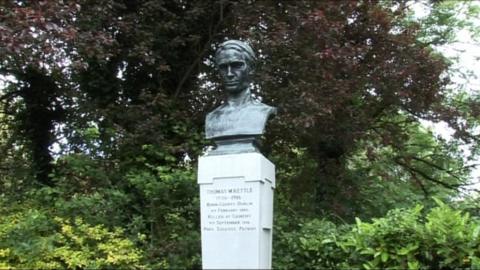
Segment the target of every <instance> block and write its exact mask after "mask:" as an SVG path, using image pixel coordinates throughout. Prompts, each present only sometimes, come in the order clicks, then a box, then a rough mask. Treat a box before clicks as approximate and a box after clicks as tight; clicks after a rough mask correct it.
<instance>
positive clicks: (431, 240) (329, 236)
mask: <svg viewBox="0 0 480 270" xmlns="http://www.w3.org/2000/svg"><path fill="white" fill-rule="evenodd" d="M437 204H438V206H437V207H434V208H432V209H431V210H430V211H428V212H426V213H423V212H422V209H423V207H422V206H416V207H413V208H409V209H396V210H392V211H390V212H389V213H388V214H387V215H386V216H385V217H382V218H377V219H373V220H372V221H371V222H363V221H361V220H360V219H357V221H356V224H354V225H344V226H336V225H334V224H333V223H332V222H329V221H327V220H318V219H312V220H309V221H304V222H302V223H301V224H300V227H299V229H298V230H294V231H291V232H282V233H281V235H280V236H277V238H278V240H277V241H279V243H280V244H279V245H280V246H281V247H283V248H282V249H280V250H279V251H277V253H276V254H277V256H278V257H276V259H277V260H276V261H274V262H275V263H276V266H275V267H276V268H292V267H294V266H298V265H302V266H306V267H307V268H342V269H343V268H348V269H457V268H477V267H479V266H480V265H479V262H480V239H479V233H480V220H479V219H477V218H471V217H470V215H469V214H468V213H465V212H462V211H461V210H456V209H453V208H451V207H449V206H448V205H446V204H444V203H442V202H441V201H439V200H437Z"/></svg>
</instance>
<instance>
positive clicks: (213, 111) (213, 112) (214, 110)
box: [206, 104, 225, 119]
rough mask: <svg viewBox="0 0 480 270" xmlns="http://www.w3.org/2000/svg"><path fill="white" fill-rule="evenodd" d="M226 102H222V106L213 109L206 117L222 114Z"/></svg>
mask: <svg viewBox="0 0 480 270" xmlns="http://www.w3.org/2000/svg"><path fill="white" fill-rule="evenodd" d="M224 107H225V104H221V105H220V106H218V107H216V108H215V109H213V110H212V111H211V112H209V113H207V117H206V119H211V118H212V117H214V116H216V115H219V114H222V112H223V110H224Z"/></svg>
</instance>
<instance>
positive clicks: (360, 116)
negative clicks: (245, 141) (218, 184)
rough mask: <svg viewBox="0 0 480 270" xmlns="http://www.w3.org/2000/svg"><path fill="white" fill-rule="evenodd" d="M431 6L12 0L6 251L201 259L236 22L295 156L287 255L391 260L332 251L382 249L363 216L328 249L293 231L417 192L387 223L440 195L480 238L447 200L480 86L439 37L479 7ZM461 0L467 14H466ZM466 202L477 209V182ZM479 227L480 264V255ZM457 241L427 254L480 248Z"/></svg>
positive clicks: (94, 261)
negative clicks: (211, 133)
mask: <svg viewBox="0 0 480 270" xmlns="http://www.w3.org/2000/svg"><path fill="white" fill-rule="evenodd" d="M411 5H412V1H402V0H399V1H367V0H364V1H315V0H303V1H300V0H299V1H270V0H262V1H251V0H250V1H229V0H217V1H215V0H212V1H188V0H167V1H147V0H138V1H137V0H134V1H132V0H129V1H121V0H101V1H90V0H75V1H26V0H25V1H22V0H12V1H3V2H1V5H0V41H1V42H0V78H1V79H2V81H3V84H4V87H3V88H2V89H1V90H0V108H1V111H0V120H1V122H0V127H1V131H0V151H1V154H0V171H1V173H0V187H1V196H0V213H1V214H0V240H1V241H0V267H7V268H8V267H20V268H21V267H37V268H38V267H42V268H45V267H50V268H52V267H57V268H58V267H68V268H75V267H88V268H92V267H93V268H99V267H132V268H141V267H160V268H167V267H172V268H198V267H199V265H200V260H201V258H200V244H199V230H198V228H199V215H198V209H199V205H198V190H197V186H196V179H195V171H196V168H195V166H196V161H197V157H198V156H199V155H201V154H202V153H203V151H204V150H205V149H206V146H208V145H209V144H211V142H209V141H206V140H205V139H203V137H204V134H203V124H204V117H205V114H206V112H208V111H210V110H212V109H213V108H214V107H215V106H217V105H218V104H220V103H221V102H222V96H221V89H220V87H219V84H218V78H217V77H216V76H215V73H214V70H213V65H212V54H213V52H214V50H215V47H216V46H217V45H218V44H219V43H220V42H222V41H224V40H225V39H228V38H234V39H243V40H247V41H249V42H250V43H252V45H253V47H254V48H255V50H256V51H257V52H258V55H259V58H260V61H259V63H258V67H257V73H256V82H257V84H256V85H255V86H254V94H255V96H256V97H257V98H259V99H262V100H263V102H265V103H267V104H272V105H274V106H277V107H278V108H279V109H280V113H279V116H278V117H277V118H276V119H275V120H274V121H273V122H271V123H270V126H269V130H268V134H267V135H266V136H265V138H264V144H263V146H262V150H263V152H264V153H265V155H266V156H267V157H268V158H269V159H271V160H272V161H273V162H274V163H275V164H276V166H277V179H278V180H277V181H278V189H277V191H276V202H275V203H276V204H275V207H276V209H275V215H276V226H277V227H276V236H275V237H277V238H276V240H274V242H276V243H277V244H276V245H277V246H276V248H275V251H274V252H275V253H276V256H280V257H281V254H287V253H288V254H289V256H286V257H285V256H284V257H283V258H284V259H283V260H277V262H274V263H277V267H292V266H295V265H298V264H297V263H305V265H309V267H320V266H324V267H332V266H334V265H336V266H341V267H346V266H347V265H350V266H352V267H353V266H355V267H357V266H358V267H364V268H368V267H373V268H374V267H385V266H386V265H388V264H386V265H385V264H384V265H381V266H380V264H378V262H374V261H372V262H371V264H370V265H369V264H366V263H365V264H364V262H366V261H365V260H369V259H367V258H365V257H350V259H349V260H350V261H346V260H347V259H345V261H342V262H340V261H339V260H333V259H332V260H330V259H324V260H323V259H322V260H320V259H319V258H331V257H328V256H333V257H335V256H337V257H335V258H337V259H338V258H342V257H345V256H343V255H342V254H343V253H341V251H340V250H341V249H342V247H343V249H342V250H343V252H344V251H345V250H348V248H353V247H358V248H361V247H362V248H363V246H362V245H363V244H361V243H364V242H361V243H360V242H355V243H354V244H352V242H349V241H350V240H348V239H349V238H348V237H352V239H354V238H355V237H357V236H358V235H357V234H356V233H360V231H355V230H357V229H355V228H353V229H352V231H351V232H350V234H345V235H344V236H342V237H346V238H345V239H347V240H342V241H343V242H342V241H340V240H339V242H338V243H337V244H338V245H336V246H335V248H333V247H332V248H333V249H332V250H333V251H334V252H333V251H332V253H329V254H326V255H325V254H324V255H321V254H316V253H315V254H316V255H312V256H310V255H305V254H306V253H302V252H300V251H301V250H302V248H303V249H305V248H306V249H307V250H310V249H313V250H317V249H324V248H325V247H320V246H319V245H318V244H319V243H320V242H321V243H323V242H322V241H324V240H325V239H321V240H319V241H320V242H315V243H313V244H312V243H310V244H309V243H306V242H305V243H304V242H301V243H300V244H299V245H300V246H298V249H297V250H295V251H291V249H292V248H293V247H295V245H296V244H298V243H297V242H295V241H298V239H300V238H301V237H300V236H299V235H298V234H305V235H307V236H308V237H313V238H312V239H315V236H316V235H319V234H324V233H327V231H330V232H332V234H331V235H336V234H339V235H340V234H342V232H343V231H348V229H342V228H343V227H342V228H340V227H338V228H337V227H335V226H336V225H332V224H333V223H332V224H331V223H329V222H330V221H331V222H334V223H337V224H342V225H341V226H347V227H348V226H354V225H348V224H349V223H353V222H354V220H355V218H361V219H363V220H370V219H372V218H378V217H381V216H383V215H386V214H387V212H388V211H389V210H391V209H394V208H410V209H417V210H409V211H410V212H408V211H406V212H402V211H400V210H394V212H391V213H390V214H389V215H387V216H386V217H385V220H384V221H382V222H384V223H382V224H383V225H382V226H384V225H385V224H387V225H385V226H387V227H388V226H395V221H394V220H395V218H396V217H397V216H401V217H400V219H402V218H403V219H405V220H407V221H405V222H406V223H405V224H407V225H408V226H417V225H415V224H417V223H418V222H422V221H421V217H420V215H421V214H420V213H421V210H419V209H420V208H419V207H417V208H414V207H415V205H420V204H421V205H424V209H425V211H430V208H431V207H434V206H436V208H433V210H431V211H432V212H428V213H430V214H428V215H429V216H428V217H431V218H430V219H428V220H434V221H431V222H438V223H441V222H443V219H442V218H445V219H448V216H449V215H450V214H452V213H456V214H455V215H456V216H457V217H458V219H457V220H456V221H458V222H460V223H461V222H464V223H465V222H467V223H468V222H470V223H468V224H470V225H469V226H471V230H470V231H468V232H467V231H466V232H464V233H465V234H469V233H473V234H476V236H475V235H474V236H475V239H477V236H478V230H477V229H475V228H480V227H475V226H478V224H480V223H475V222H477V220H476V219H475V218H472V220H470V219H469V218H465V216H462V215H463V214H462V213H460V212H458V213H457V212H455V211H457V210H453V209H451V208H449V207H450V206H446V205H444V204H442V203H441V202H439V201H438V202H436V203H435V202H434V200H433V198H434V197H435V198H438V199H441V200H443V201H447V202H451V204H454V202H453V201H455V200H456V198H458V196H459V194H461V192H462V191H464V190H465V187H466V186H468V184H471V183H469V181H468V180H469V172H470V170H471V169H472V167H471V166H470V165H469V163H467V162H468V160H467V159H465V158H464V157H463V153H462V151H460V148H459V147H460V145H463V144H468V145H469V146H470V151H471V154H472V155H471V157H475V155H476V154H477V153H478V146H479V139H478V138H479V136H478V135H479V134H478V124H479V119H480V109H479V108H480V107H479V101H480V99H479V96H478V95H473V94H468V93H467V92H465V91H460V90H461V89H460V90H458V89H457V91H452V89H451V87H450V85H451V84H450V82H451V77H452V72H454V71H453V70H452V69H451V68H450V67H451V64H452V61H451V60H450V59H447V58H446V57H444V56H442V54H440V53H438V52H437V51H436V50H435V49H434V48H435V46H438V45H441V44H445V43H447V42H451V41H452V39H453V38H454V34H453V32H454V31H456V29H460V28H462V27H468V26H471V25H470V24H469V22H470V21H469V18H471V17H472V16H476V15H478V12H479V10H478V7H476V6H475V5H474V4H468V3H465V2H456V1H453V2H452V1H432V2H425V5H427V6H428V8H429V9H430V11H431V13H430V16H429V17H426V18H424V19H415V18H414V17H413V16H412V10H411ZM456 8H463V10H466V13H465V14H466V17H465V18H463V19H462V18H456V17H455V12H456V11H457V10H456ZM421 120H429V121H433V122H439V121H443V122H445V123H447V124H448V125H449V126H450V127H451V128H452V129H454V130H455V134H454V138H453V139H452V140H450V141H446V140H444V139H442V138H440V137H436V136H434V135H433V133H432V131H431V130H428V129H426V128H424V127H423V126H422V125H421V124H420V121H421ZM438 199H437V200H438ZM452 200H453V201H452ZM462 205H463V207H464V208H465V209H464V210H465V211H469V212H472V213H473V214H474V216H475V211H476V210H475V209H476V200H474V199H473V200H471V201H469V202H468V203H464V204H462ZM435 209H436V210H435ZM439 209H440V210H439ZM395 211H397V212H395ZM412 211H413V212H414V213H415V214H412V213H413V212H412ZM415 211H416V212H415ZM435 211H437V212H438V213H437V212H435ZM442 211H443V212H442ZM448 211H450V212H448ZM458 211H459V210H458ZM432 213H433V214H432ZM435 213H437V214H435ZM439 213H443V214H439ZM445 213H447V214H445ZM448 213H450V214H448ZM412 215H413V216H412ZM434 215H435V216H434ZM452 215H453V214H452ZM433 216H434V217H433ZM322 218H323V219H329V220H330V221H329V222H327V221H319V220H320V219H322ZM403 219H402V220H403ZM380 220H381V219H380ZM392 220H393V221H392ZM462 220H463V221H462ZM358 222H359V221H357V225H356V226H360V227H361V226H364V225H359V223H358ZM372 222H373V223H372V224H373V225H372V226H377V225H375V224H377V223H375V222H380V221H378V220H377V221H372ZM299 224H300V225H299ZM302 224H303V225H302ZM428 224H430V223H425V224H424V226H427V227H428V226H431V225H428ZM462 224H463V223H462ZM407 225H405V226H406V227H405V228H406V230H407V229H408V228H410V227H408V226H407ZM299 226H300V227H299ZM339 226H340V225H339ZM419 226H420V225H419ZM360 227H359V228H360ZM407 227H408V228H407ZM427 227H425V228H427ZM13 228H17V229H18V228H20V230H19V232H14V229H13ZM328 228H330V229H328ZM362 228H363V227H362ZM372 228H373V227H372ZM449 228H450V227H449ZM469 228H470V227H469ZM450 229H451V228H450ZM325 230H326V231H325ZM337 230H338V231H337ZM342 230H343V231H342ZM358 230H360V229H358ZM372 230H373V229H372ZM385 230H386V231H388V230H387V229H385ZM422 230H423V229H422ZM425 230H427V231H428V230H429V229H425ZM447 231H448V230H447ZM475 232H476V233H475ZM342 235H343V234H342ZM373 235H374V234H368V235H363V236H362V237H364V238H362V239H364V240H362V241H374V240H372V239H371V238H369V237H373ZM409 235H410V234H409ZM419 235H420V236H419ZM437 236H438V235H437ZM437 236H436V235H435V233H433V232H431V231H428V233H426V232H425V231H421V232H420V231H419V233H418V234H415V237H420V238H421V237H424V238H422V239H423V240H424V241H426V239H431V238H432V239H433V238H435V237H437ZM299 237H300V238H299ZM302 237H303V236H302ZM322 237H323V236H322ZM339 237H340V236H339ZM358 237H360V236H358ZM358 237H357V238H355V239H357V240H358V239H359V238H358ZM412 237H413V236H412ZM415 237H414V238H415ZM438 237H440V236H438ZM472 237H473V236H472ZM420 238H418V239H420ZM329 239H330V238H329ZM365 239H366V240H365ZM412 239H413V238H412ZM415 239H416V240H415V241H417V240H418V239H417V238H415ZM459 239H460V238H459ZM462 239H463V238H462ZM384 240H385V239H384ZM292 241H293V242H292ZM329 241H330V240H329ZM332 241H333V240H332ZM352 241H353V240H352ZM358 241H360V240H358ZM375 241H376V240H375ZM385 241H387V240H385ZM392 241H397V240H392ZM412 241H413V240H412ZM415 241H413V242H411V243H410V244H411V245H412V246H411V247H413V246H415V243H417V242H418V241H420V242H421V240H418V241H417V242H415ZM459 241H460V240H459ZM462 241H463V240H462ZM475 241H477V240H475ZM475 241H474V243H475V244H472V243H469V245H472V246H471V247H470V248H471V250H473V251H471V252H470V251H469V252H470V253H468V252H467V253H466V254H467V255H465V256H467V257H465V258H468V261H465V260H466V259H465V260H464V263H465V264H464V265H462V266H465V267H467V266H470V265H474V263H478V261H475V260H477V259H478V257H475V256H478V254H477V253H478V248H477V247H478V245H479V243H480V242H478V241H477V242H475ZM460 242H461V241H460ZM348 243H350V244H348ZM359 243H360V244H359ZM446 243H448V242H446ZM461 243H463V242H461ZM391 244H392V243H391ZM322 245H323V244H322ZM365 245H366V244H365ZM475 245H477V246H475ZM347 246H348V247H347ZM367 246H368V245H367ZM431 248H435V247H431V246H429V247H425V249H431ZM476 248H477V249H476ZM417 250H418V252H421V250H422V249H421V248H419V247H417V248H412V249H410V250H408V251H405V250H403V251H401V252H400V251H398V252H400V253H401V254H400V253H398V254H397V253H395V254H397V255H398V256H404V257H405V256H406V257H408V256H414V257H415V256H416V255H415V254H416V253H415V252H417ZM475 250H477V251H475ZM310 251H311V250H310ZM296 252H298V254H297V253H296ZM475 252H477V253H475ZM295 254H297V255H298V256H297V255H295ZM365 254H368V253H365ZM365 254H364V255H365ZM375 254H376V253H375V252H374V253H372V254H371V255H372V256H374V258H377V257H378V258H379V260H380V261H381V262H383V263H387V262H389V261H388V259H389V257H385V256H389V255H378V254H377V255H375ZM380 254H382V253H380ZM387 254H388V253H387ZM402 254H403V255H402ZM422 254H423V253H422ZM442 254H443V255H442ZM445 254H447V253H445V252H444V253H441V252H440V253H438V254H437V253H436V254H433V255H431V256H430V257H428V256H427V257H425V258H423V257H422V258H417V257H415V258H416V261H417V262H418V267H420V266H429V267H432V268H435V267H437V268H438V267H448V266H451V265H454V266H455V265H458V264H456V262H457V261H458V260H462V258H463V257H462V258H460V259H458V258H457V257H455V258H453V257H448V256H450V255H448V254H450V253H448V254H447V255H445ZM299 256H300V257H299ZM302 256H303V257H302ZM322 256H327V257H322ZM352 256H354V255H352ZM365 256H367V255H365ZM379 256H380V257H379ZM422 256H423V255H422ZM442 256H444V257H442ZM451 256H454V255H451ZM455 256H457V255H455ZM458 256H463V255H458ZM468 256H470V257H468ZM280 257H278V258H280ZM406 257H405V258H406ZM390 258H391V257H390ZM402 258H403V257H402ZM409 258H410V257H409ZM412 258H413V257H412ZM444 258H447V259H444ZM448 258H450V259H448ZM452 258H453V259H452ZM475 258H477V259H475ZM287 259H288V260H290V261H288V260H287ZM457 259H458V260H457ZM362 260H363V261H362ZM429 260H430V261H432V264H429V262H430V261H429ZM449 260H450V261H449ZM380 261H379V262H380ZM394 261H395V260H394ZM327 262H328V263H327ZM360 262H362V263H360ZM375 263H377V264H375ZM392 263H393V262H392ZM395 263H399V264H400V265H402V266H403V267H405V266H407V267H409V268H415V267H414V266H415V265H417V264H416V262H415V260H413V259H410V261H408V260H405V261H402V260H400V259H399V261H395ZM408 263H410V264H408ZM407 264H408V265H407ZM392 265H393V264H392ZM458 266H459V265H458Z"/></svg>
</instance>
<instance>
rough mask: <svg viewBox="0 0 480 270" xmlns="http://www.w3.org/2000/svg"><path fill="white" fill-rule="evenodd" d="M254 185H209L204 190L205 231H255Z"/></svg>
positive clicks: (203, 228)
mask: <svg viewBox="0 0 480 270" xmlns="http://www.w3.org/2000/svg"><path fill="white" fill-rule="evenodd" d="M255 192H256V190H255V189H254V188H253V187H249V186H242V187H222V186H217V187H215V186H213V187H208V188H206V190H205V191H204V196H205V197H204V198H202V200H204V202H205V203H204V205H203V206H204V210H205V216H204V217H206V219H205V222H204V223H203V227H202V230H203V231H205V232H251V231H255V230H256V229H257V228H256V224H255V222H254V220H255V219H254V216H253V215H254V207H255V205H254V198H255V196H254V193H255Z"/></svg>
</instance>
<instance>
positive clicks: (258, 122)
mask: <svg viewBox="0 0 480 270" xmlns="http://www.w3.org/2000/svg"><path fill="white" fill-rule="evenodd" d="M255 60H256V57H255V53H254V52H253V50H252V48H251V47H250V45H248V44H247V43H245V42H242V41H239V40H228V41H226V42H224V43H222V44H221V45H220V46H219V48H218V49H217V51H216V53H215V64H216V67H217V69H218V71H219V73H220V77H221V79H222V82H223V86H224V89H225V96H226V100H225V102H224V103H223V104H222V105H220V106H219V107H218V108H216V109H215V110H213V111H212V112H210V113H209V114H208V115H207V118H206V124H205V133H206V138H207V139H213V140H214V141H215V143H216V144H217V148H216V149H215V150H213V151H212V152H210V153H209V155H219V154H235V153H244V152H257V151H258V149H257V147H256V139H257V138H258V137H259V136H260V135H262V134H263V133H264V132H265V126H266V123H267V120H268V119H269V117H270V116H271V115H273V114H275V113H276V108H274V107H271V106H268V105H265V104H263V103H261V102H260V101H258V100H255V99H254V98H253V97H252V94H251V92H250V84H251V82H252V81H251V78H252V75H253V72H254V65H255Z"/></svg>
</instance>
